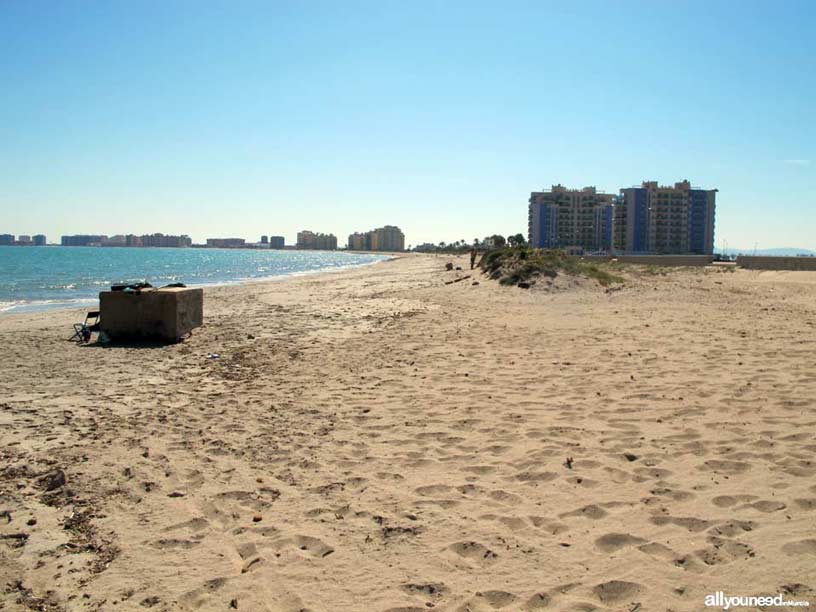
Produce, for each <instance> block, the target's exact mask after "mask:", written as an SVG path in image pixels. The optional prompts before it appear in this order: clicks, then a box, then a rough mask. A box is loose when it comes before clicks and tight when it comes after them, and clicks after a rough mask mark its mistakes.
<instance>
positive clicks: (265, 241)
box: [261, 236, 269, 244]
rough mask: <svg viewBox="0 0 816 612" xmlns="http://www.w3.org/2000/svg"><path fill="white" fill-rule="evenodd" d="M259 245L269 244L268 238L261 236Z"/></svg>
mask: <svg viewBox="0 0 816 612" xmlns="http://www.w3.org/2000/svg"><path fill="white" fill-rule="evenodd" d="M261 244H269V236H261Z"/></svg>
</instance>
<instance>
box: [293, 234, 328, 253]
mask: <svg viewBox="0 0 816 612" xmlns="http://www.w3.org/2000/svg"><path fill="white" fill-rule="evenodd" d="M297 248H299V249H308V250H315V251H334V250H336V249H337V237H336V236H335V235H334V234H321V233H315V232H311V231H309V230H303V231H300V232H298V235H297Z"/></svg>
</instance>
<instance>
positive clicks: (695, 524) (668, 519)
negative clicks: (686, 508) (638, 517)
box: [649, 516, 712, 533]
mask: <svg viewBox="0 0 816 612" xmlns="http://www.w3.org/2000/svg"><path fill="white" fill-rule="evenodd" d="M649 520H650V521H651V522H652V523H653V524H655V525H677V526H678V527H682V528H683V529H685V530H687V531H690V532H692V533H698V532H700V531H705V530H706V529H708V528H709V527H711V525H712V523H711V521H706V520H703V519H699V518H695V517H674V516H652V517H651V518H650V519H649Z"/></svg>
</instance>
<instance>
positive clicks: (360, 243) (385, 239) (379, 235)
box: [347, 225, 405, 252]
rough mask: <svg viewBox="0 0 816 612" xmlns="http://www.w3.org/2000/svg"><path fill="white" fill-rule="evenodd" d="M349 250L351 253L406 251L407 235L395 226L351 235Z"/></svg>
mask: <svg viewBox="0 0 816 612" xmlns="http://www.w3.org/2000/svg"><path fill="white" fill-rule="evenodd" d="M347 248H348V249H349V250H351V251H389V252H391V251H404V250H405V234H403V233H402V230H401V229H400V228H398V227H397V226H395V225H386V226H383V227H379V228H377V229H375V230H371V231H370V232H355V233H353V234H349V237H348V245H347Z"/></svg>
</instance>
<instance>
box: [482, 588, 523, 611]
mask: <svg viewBox="0 0 816 612" xmlns="http://www.w3.org/2000/svg"><path fill="white" fill-rule="evenodd" d="M475 599H476V600H477V601H483V602H485V603H486V604H487V605H488V606H490V607H491V608H493V609H494V610H501V609H502V608H506V607H507V606H509V605H511V604H512V603H514V602H515V601H516V600H517V599H518V597H517V596H516V595H514V594H513V593H510V592H508V591H482V592H480V593H476V597H475Z"/></svg>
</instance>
